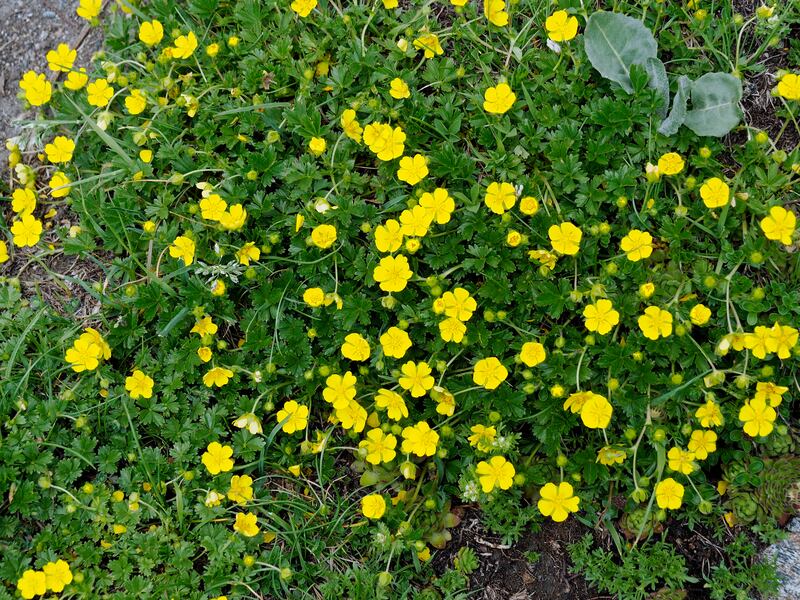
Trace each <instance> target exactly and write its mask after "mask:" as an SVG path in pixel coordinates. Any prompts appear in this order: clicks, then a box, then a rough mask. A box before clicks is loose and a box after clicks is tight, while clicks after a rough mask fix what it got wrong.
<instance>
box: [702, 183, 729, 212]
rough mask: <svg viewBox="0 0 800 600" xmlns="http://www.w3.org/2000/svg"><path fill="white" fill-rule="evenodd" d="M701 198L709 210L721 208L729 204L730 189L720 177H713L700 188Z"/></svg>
mask: <svg viewBox="0 0 800 600" xmlns="http://www.w3.org/2000/svg"><path fill="white" fill-rule="evenodd" d="M700 197H701V198H702V199H703V204H705V205H706V207H707V208H719V207H721V206H725V205H727V204H728V200H729V199H730V188H729V187H728V184H727V183H725V182H724V181H722V179H720V178H719V177H712V178H711V179H709V180H707V181H706V182H705V183H703V185H702V186H700Z"/></svg>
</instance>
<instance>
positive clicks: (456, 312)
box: [442, 287, 478, 323]
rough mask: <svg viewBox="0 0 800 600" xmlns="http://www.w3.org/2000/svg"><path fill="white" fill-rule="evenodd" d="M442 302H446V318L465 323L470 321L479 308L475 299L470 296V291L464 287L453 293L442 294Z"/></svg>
mask: <svg viewBox="0 0 800 600" xmlns="http://www.w3.org/2000/svg"><path fill="white" fill-rule="evenodd" d="M442 301H443V302H444V314H445V316H447V317H452V318H454V319H458V320H459V321H461V322H463V323H466V322H467V321H469V320H470V319H471V318H472V314H473V313H474V312H475V309H477V308H478V303H477V302H476V301H475V298H473V297H472V296H470V293H469V291H467V290H466V289H464V288H462V287H457V288H455V289H453V291H447V292H445V293H444V294H442Z"/></svg>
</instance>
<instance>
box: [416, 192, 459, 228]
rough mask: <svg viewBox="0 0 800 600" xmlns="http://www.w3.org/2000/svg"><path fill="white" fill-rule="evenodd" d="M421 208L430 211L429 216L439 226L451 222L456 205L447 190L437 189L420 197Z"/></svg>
mask: <svg viewBox="0 0 800 600" xmlns="http://www.w3.org/2000/svg"><path fill="white" fill-rule="evenodd" d="M419 206H421V207H422V208H424V209H425V210H427V211H428V214H429V215H430V216H432V218H433V219H434V220H435V221H436V222H437V223H438V224H439V225H444V224H445V223H449V222H450V215H451V213H452V212H453V211H454V210H455V208H456V204H455V202H454V200H453V198H452V197H451V196H450V194H449V193H448V191H447V190H446V189H445V188H436V189H435V190H433V192H432V193H431V192H425V193H424V194H422V196H420V199H419Z"/></svg>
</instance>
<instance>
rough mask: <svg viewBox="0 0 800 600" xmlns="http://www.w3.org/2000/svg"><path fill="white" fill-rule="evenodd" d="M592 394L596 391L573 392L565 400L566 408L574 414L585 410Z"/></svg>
mask: <svg viewBox="0 0 800 600" xmlns="http://www.w3.org/2000/svg"><path fill="white" fill-rule="evenodd" d="M592 396H594V392H588V391H583V392H575V393H572V394H570V395H569V396H567V399H566V400H564V410H568V411H570V412H572V413H573V414H575V413H579V412H581V410H583V406H584V405H585V404H586V401H587V400H588V399H589V398H591V397H592ZM601 398H602V396H601Z"/></svg>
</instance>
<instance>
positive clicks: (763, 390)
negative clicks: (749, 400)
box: [755, 381, 789, 407]
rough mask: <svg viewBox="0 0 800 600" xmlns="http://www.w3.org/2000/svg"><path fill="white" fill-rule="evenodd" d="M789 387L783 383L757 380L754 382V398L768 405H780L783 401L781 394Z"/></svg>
mask: <svg viewBox="0 0 800 600" xmlns="http://www.w3.org/2000/svg"><path fill="white" fill-rule="evenodd" d="M788 391H789V388H788V387H786V386H783V385H775V384H774V383H772V382H764V381H759V382H758V383H757V384H756V396H755V397H756V398H759V399H760V400H764V401H765V402H768V403H769V405H770V406H772V407H775V406H780V404H781V402H783V395H784V394H785V393H786V392H788Z"/></svg>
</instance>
